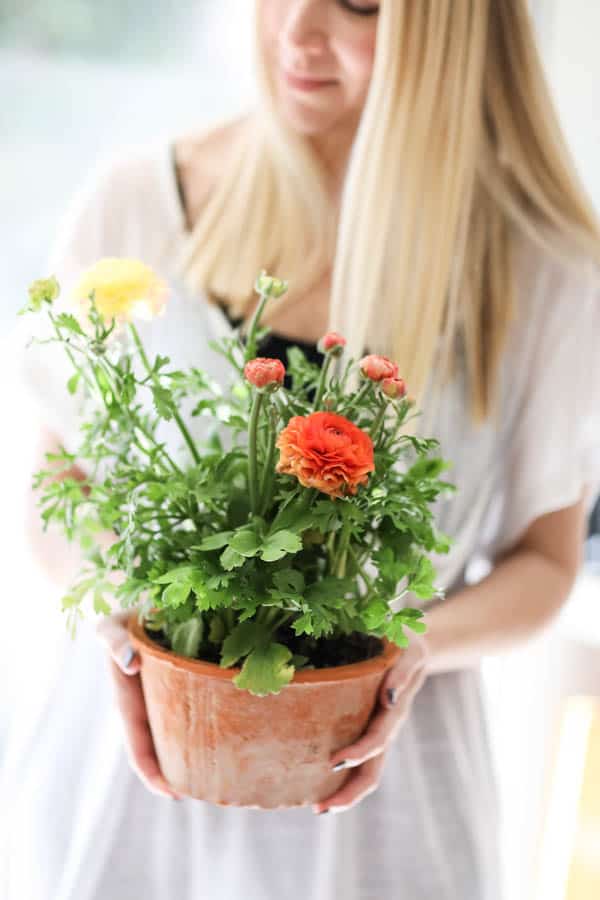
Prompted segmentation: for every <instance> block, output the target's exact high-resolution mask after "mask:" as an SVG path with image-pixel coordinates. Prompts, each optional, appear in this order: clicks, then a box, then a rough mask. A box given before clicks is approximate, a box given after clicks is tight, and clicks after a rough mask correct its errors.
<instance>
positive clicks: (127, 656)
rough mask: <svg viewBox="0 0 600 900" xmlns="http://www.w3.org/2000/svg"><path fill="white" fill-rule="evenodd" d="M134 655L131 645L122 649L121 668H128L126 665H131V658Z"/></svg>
mask: <svg viewBox="0 0 600 900" xmlns="http://www.w3.org/2000/svg"><path fill="white" fill-rule="evenodd" d="M134 656H135V650H134V649H133V647H127V648H126V649H125V650H124V651H123V655H122V656H121V663H122V664H123V668H125V669H126V668H128V666H130V665H131V661H132V660H133V657H134Z"/></svg>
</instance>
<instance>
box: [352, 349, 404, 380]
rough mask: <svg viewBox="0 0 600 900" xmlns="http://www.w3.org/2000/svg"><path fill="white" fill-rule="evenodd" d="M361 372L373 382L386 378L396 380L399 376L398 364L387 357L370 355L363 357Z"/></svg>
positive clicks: (360, 364)
mask: <svg viewBox="0 0 600 900" xmlns="http://www.w3.org/2000/svg"><path fill="white" fill-rule="evenodd" d="M359 366H360V371H361V372H362V374H363V375H364V376H365V377H366V378H370V379H371V381H382V380H383V379H384V378H396V377H397V375H398V366H397V365H396V363H394V362H392V361H391V359H388V358H387V356H377V355H376V354H375V353H370V354H369V355H368V356H363V358H362V359H361V361H360V363H359Z"/></svg>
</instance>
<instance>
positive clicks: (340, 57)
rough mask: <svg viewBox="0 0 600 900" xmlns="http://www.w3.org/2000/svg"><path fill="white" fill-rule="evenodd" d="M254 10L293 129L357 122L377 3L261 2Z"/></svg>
mask: <svg viewBox="0 0 600 900" xmlns="http://www.w3.org/2000/svg"><path fill="white" fill-rule="evenodd" d="M259 10H260V13H259V14H260V23H259V24H260V33H261V39H262V43H263V52H264V54H265V60H266V64H267V66H268V67H269V69H270V72H271V74H272V77H273V81H274V84H275V87H276V91H277V97H278V99H279V103H280V108H281V111H282V113H283V114H284V115H285V117H286V118H287V120H288V121H289V122H290V124H291V125H292V127H293V128H295V129H296V130H297V131H299V132H301V133H303V134H306V135H314V136H318V135H319V134H323V133H325V132H328V131H330V130H331V129H332V128H334V127H335V126H336V125H340V124H342V123H351V122H352V123H356V122H357V121H358V119H359V118H360V114H361V112H362V109H363V106H364V102H365V99H366V96H367V92H368V89H369V83H370V80H371V72H372V68H373V58H374V56H375V37H376V30H377V19H378V15H377V14H378V11H379V3H378V2H374V0H261V2H260V5H259ZM294 76H296V78H301V79H302V78H303V79H313V80H316V81H318V82H320V83H319V84H318V85H317V86H315V85H314V84H313V85H306V84H302V83H300V82H297V81H295V80H294Z"/></svg>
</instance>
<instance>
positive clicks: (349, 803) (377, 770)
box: [313, 753, 386, 814]
mask: <svg viewBox="0 0 600 900" xmlns="http://www.w3.org/2000/svg"><path fill="white" fill-rule="evenodd" d="M385 758H386V757H385V754H384V753H382V754H380V755H379V756H377V757H375V758H374V759H370V760H368V761H367V762H366V763H363V765H362V766H360V768H358V769H355V770H354V771H353V772H351V773H350V774H349V775H348V778H347V780H346V781H345V782H344V784H343V785H342V787H341V788H339V790H337V791H336V792H335V794H331V796H330V797H327V798H326V799H325V800H321V801H320V802H319V803H316V804H315V805H314V806H313V810H314V812H315V813H317V814H318V813H320V812H323V811H324V810H328V811H329V812H344V811H345V810H347V809H351V808H352V807H353V806H356V805H357V804H358V803H360V802H361V800H364V799H365V797H367V796H368V795H369V794H372V793H373V792H374V791H376V790H377V788H378V787H379V781H380V778H381V772H382V770H383V765H384V762H385Z"/></svg>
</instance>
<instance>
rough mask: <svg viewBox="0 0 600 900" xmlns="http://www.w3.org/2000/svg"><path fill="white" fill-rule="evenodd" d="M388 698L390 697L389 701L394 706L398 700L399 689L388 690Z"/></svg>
mask: <svg viewBox="0 0 600 900" xmlns="http://www.w3.org/2000/svg"><path fill="white" fill-rule="evenodd" d="M387 696H388V700H389V701H390V703H391V704H392V706H393V705H394V703H395V702H396V700H397V699H398V690H397V688H388V689H387Z"/></svg>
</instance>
